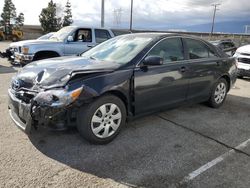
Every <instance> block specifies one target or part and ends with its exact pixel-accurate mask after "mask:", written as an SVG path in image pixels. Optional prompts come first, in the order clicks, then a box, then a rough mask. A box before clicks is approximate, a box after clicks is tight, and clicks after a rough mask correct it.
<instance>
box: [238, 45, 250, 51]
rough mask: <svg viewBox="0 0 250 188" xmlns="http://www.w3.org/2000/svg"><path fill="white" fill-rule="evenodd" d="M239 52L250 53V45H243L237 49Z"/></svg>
mask: <svg viewBox="0 0 250 188" xmlns="http://www.w3.org/2000/svg"><path fill="white" fill-rule="evenodd" d="M237 52H239V53H250V45H245V46H241V47H239V48H238V49H237Z"/></svg>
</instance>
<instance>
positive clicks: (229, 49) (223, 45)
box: [210, 39, 237, 56]
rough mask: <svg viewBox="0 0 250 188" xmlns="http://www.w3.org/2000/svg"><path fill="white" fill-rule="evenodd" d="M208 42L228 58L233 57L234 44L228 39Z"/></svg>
mask: <svg viewBox="0 0 250 188" xmlns="http://www.w3.org/2000/svg"><path fill="white" fill-rule="evenodd" d="M210 42H211V43H212V44H213V45H215V46H216V47H218V48H220V49H221V50H222V51H224V52H225V53H227V54H228V55H230V56H233V55H234V53H235V51H236V49H237V47H236V45H235V44H234V42H233V41H232V40H230V39H224V40H216V41H210Z"/></svg>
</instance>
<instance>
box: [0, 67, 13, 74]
mask: <svg viewBox="0 0 250 188" xmlns="http://www.w3.org/2000/svg"><path fill="white" fill-rule="evenodd" d="M14 67H16V66H13V65H12V66H3V65H0V74H6V73H15V72H17V70H16V69H14Z"/></svg>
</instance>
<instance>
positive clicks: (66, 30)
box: [49, 26, 75, 41]
mask: <svg viewBox="0 0 250 188" xmlns="http://www.w3.org/2000/svg"><path fill="white" fill-rule="evenodd" d="M74 29H75V27H70V26H68V27H63V28H62V29H60V30H59V31H57V32H56V33H54V34H53V36H51V37H50V38H49V40H57V41H63V40H64V39H65V38H66V37H67V36H68V35H69V33H71V32H72V31H73V30H74Z"/></svg>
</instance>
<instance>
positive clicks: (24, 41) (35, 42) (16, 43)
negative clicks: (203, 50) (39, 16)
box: [10, 40, 61, 47]
mask: <svg viewBox="0 0 250 188" xmlns="http://www.w3.org/2000/svg"><path fill="white" fill-rule="evenodd" d="M55 43H61V42H59V41H54V40H23V41H19V42H12V43H11V44H10V47H17V46H28V45H34V44H55Z"/></svg>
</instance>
